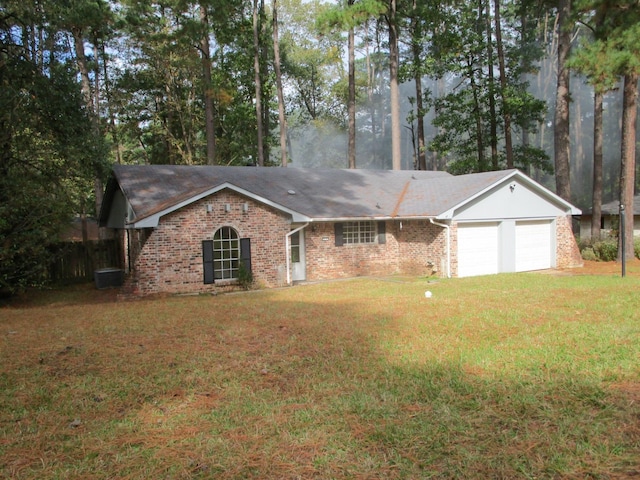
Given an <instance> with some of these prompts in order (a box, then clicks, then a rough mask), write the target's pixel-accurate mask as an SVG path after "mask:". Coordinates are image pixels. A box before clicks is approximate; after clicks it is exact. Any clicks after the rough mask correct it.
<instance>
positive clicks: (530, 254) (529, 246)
mask: <svg viewBox="0 0 640 480" xmlns="http://www.w3.org/2000/svg"><path fill="white" fill-rule="evenodd" d="M552 227H553V225H552V223H551V221H548V220H544V221H531V222H517V223H516V249H515V250H516V272H527V271H530V270H544V269H547V268H551V267H552V266H553V265H552V259H553V256H552V242H551V238H552V236H551V232H552Z"/></svg>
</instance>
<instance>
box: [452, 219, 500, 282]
mask: <svg viewBox="0 0 640 480" xmlns="http://www.w3.org/2000/svg"><path fill="white" fill-rule="evenodd" d="M498 245H499V242H498V224H497V223H467V224H459V225H458V276H459V277H472V276H474V275H488V274H492V273H498Z"/></svg>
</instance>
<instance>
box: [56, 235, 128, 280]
mask: <svg viewBox="0 0 640 480" xmlns="http://www.w3.org/2000/svg"><path fill="white" fill-rule="evenodd" d="M120 250H121V249H120V242H119V241H118V240H117V239H113V240H96V241H89V242H86V243H82V242H64V243H58V244H55V245H54V246H52V247H51V265H50V266H49V275H48V276H49V281H50V282H51V283H54V284H63V285H65V284H71V283H82V282H92V281H93V272H94V271H95V270H97V269H100V268H109V267H115V268H122V254H121V251H120Z"/></svg>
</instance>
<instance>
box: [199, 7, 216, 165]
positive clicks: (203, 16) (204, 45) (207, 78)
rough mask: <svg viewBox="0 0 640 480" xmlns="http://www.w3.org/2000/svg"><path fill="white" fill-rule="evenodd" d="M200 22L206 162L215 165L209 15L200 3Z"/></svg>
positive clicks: (214, 126)
mask: <svg viewBox="0 0 640 480" xmlns="http://www.w3.org/2000/svg"><path fill="white" fill-rule="evenodd" d="M200 23H201V24H202V30H203V35H202V38H201V40H200V53H201V55H202V80H203V83H204V85H203V87H204V111H205V133H206V137H207V164H208V165H215V164H216V163H217V162H216V124H215V111H214V106H213V95H212V89H211V50H210V47H209V17H208V15H207V7H206V6H205V5H202V4H201V5H200Z"/></svg>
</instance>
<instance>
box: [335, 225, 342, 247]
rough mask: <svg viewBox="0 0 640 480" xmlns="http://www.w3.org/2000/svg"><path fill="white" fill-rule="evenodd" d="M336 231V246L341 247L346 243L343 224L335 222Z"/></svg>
mask: <svg viewBox="0 0 640 480" xmlns="http://www.w3.org/2000/svg"><path fill="white" fill-rule="evenodd" d="M334 231H335V237H336V247H341V246H342V245H344V238H343V237H342V224H341V223H335V224H334Z"/></svg>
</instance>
